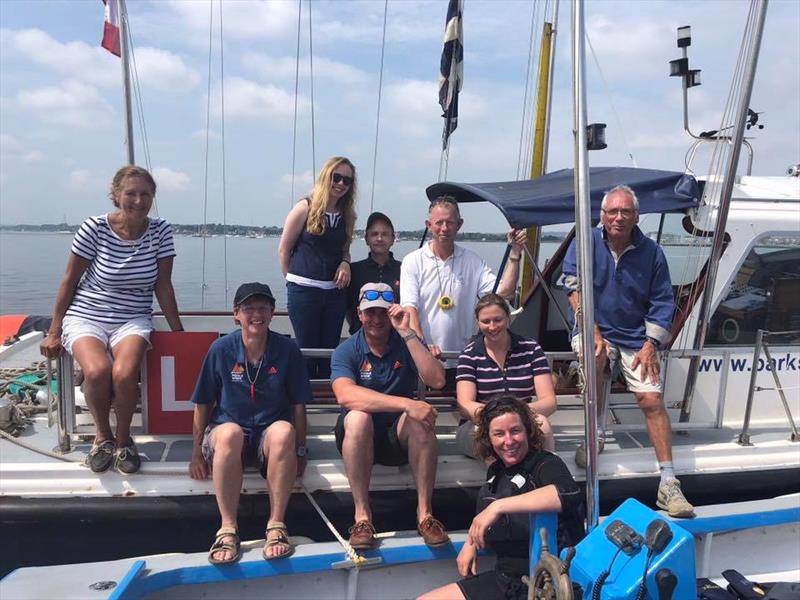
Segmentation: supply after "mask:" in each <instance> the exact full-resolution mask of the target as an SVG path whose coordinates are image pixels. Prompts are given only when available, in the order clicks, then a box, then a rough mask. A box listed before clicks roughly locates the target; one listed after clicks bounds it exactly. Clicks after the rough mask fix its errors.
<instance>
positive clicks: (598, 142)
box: [586, 123, 608, 150]
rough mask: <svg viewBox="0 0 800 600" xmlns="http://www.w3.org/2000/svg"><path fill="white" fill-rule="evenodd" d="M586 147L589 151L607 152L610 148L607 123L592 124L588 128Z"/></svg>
mask: <svg viewBox="0 0 800 600" xmlns="http://www.w3.org/2000/svg"><path fill="white" fill-rule="evenodd" d="M586 147H587V148H586V149H587V150H605V149H606V148H607V147H608V144H606V124H605V123H590V124H589V125H587V126H586Z"/></svg>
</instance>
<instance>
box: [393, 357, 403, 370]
mask: <svg viewBox="0 0 800 600" xmlns="http://www.w3.org/2000/svg"><path fill="white" fill-rule="evenodd" d="M402 368H403V365H402V364H401V363H400V361H399V360H396V361H394V370H395V371H397V369H402Z"/></svg>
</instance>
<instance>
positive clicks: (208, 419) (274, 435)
mask: <svg viewBox="0 0 800 600" xmlns="http://www.w3.org/2000/svg"><path fill="white" fill-rule="evenodd" d="M274 310H275V297H274V296H273V295H272V291H271V290H270V289H269V286H268V285H265V284H263V283H245V284H242V285H241V286H240V287H239V289H238V290H237V291H236V295H235V296H234V300H233V318H234V320H235V321H236V323H237V324H238V325H239V326H240V328H239V329H237V330H236V331H234V332H232V333H229V334H228V335H225V336H223V337H221V338H220V339H218V340H217V341H215V342H214V343H213V344H212V345H211V348H209V350H208V354H207V355H206V358H205V361H204V362H203V368H202V370H201V371H200V376H199V377H198V379H197V385H196V387H195V390H194V393H193V394H192V402H194V419H193V441H194V444H193V447H192V460H191V463H190V464H189V473H190V475H191V476H192V477H193V478H194V479H205V478H207V477H208V475H209V472H210V473H211V475H212V477H213V480H214V492H215V494H216V497H217V506H218V507H219V512H220V516H221V520H222V524H221V527H220V529H219V531H218V532H217V535H216V539H215V541H214V544H213V545H212V546H211V550H210V551H209V554H208V560H209V562H211V563H212V564H226V563H231V562H235V561H236V560H238V559H239V558H240V556H241V550H240V543H239V542H240V541H239V532H238V527H237V521H236V512H237V510H238V507H239V495H240V493H241V489H242V478H243V468H244V465H245V463H248V462H254V461H257V462H258V464H259V466H260V472H261V475H262V477H265V478H266V480H267V489H268V491H269V500H270V502H269V503H270V514H269V522H268V524H267V530H266V544H265V546H264V550H263V556H264V558H265V559H267V560H272V559H276V558H284V557H286V556H289V555H290V554H292V552H293V551H294V549H293V547H292V546H291V544H289V534H288V532H287V529H286V524H285V523H284V516H285V514H286V506H287V504H288V503H289V495H290V494H291V491H292V485H293V483H294V480H295V477H297V476H298V475H302V473H303V469H304V468H305V456H306V447H305V439H306V410H305V405H306V403H307V402H309V401H310V400H311V385H310V383H309V381H308V375H307V372H306V367H305V361H304V360H303V356H302V354H301V353H300V349H299V348H298V347H297V344H295V342H294V341H292V340H291V339H289V338H287V337H284V336H282V335H279V334H276V333H274V332H272V331H270V329H269V324H270V322H271V321H272V315H273V312H274Z"/></svg>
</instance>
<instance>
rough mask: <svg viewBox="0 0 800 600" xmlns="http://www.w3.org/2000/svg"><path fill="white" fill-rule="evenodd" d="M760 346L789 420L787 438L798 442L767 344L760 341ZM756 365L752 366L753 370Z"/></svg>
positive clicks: (787, 404)
mask: <svg viewBox="0 0 800 600" xmlns="http://www.w3.org/2000/svg"><path fill="white" fill-rule="evenodd" d="M762 344H763V347H764V356H766V357H767V362H766V363H765V364H766V367H765V368H766V369H767V370H768V371H770V372H771V373H772V379H774V380H775V390H776V391H777V392H778V396H780V399H781V402H782V403H783V410H784V412H785V413H786V416H787V417H788V419H789V427H791V429H792V436H791V437H790V438H789V439H790V440H791V441H793V442H797V441H798V440H800V438H798V435H797V426H795V424H794V418H793V417H792V411H791V409H790V408H789V402H787V400H786V394H785V393H784V391H783V386H782V385H781V380H780V379H779V378H778V371H777V370H776V369H775V363H774V362H773V361H772V354H770V353H769V344H768V343H767V342H766V341H763V340H762ZM755 366H756V365H753V368H754V369H755Z"/></svg>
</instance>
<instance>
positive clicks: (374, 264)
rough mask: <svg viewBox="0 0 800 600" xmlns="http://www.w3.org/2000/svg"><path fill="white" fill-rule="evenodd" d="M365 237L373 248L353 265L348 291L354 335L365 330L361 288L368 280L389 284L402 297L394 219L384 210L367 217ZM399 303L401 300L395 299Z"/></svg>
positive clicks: (348, 305) (349, 310) (351, 327)
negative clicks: (360, 306)
mask: <svg viewBox="0 0 800 600" xmlns="http://www.w3.org/2000/svg"><path fill="white" fill-rule="evenodd" d="M364 239H365V240H366V242H367V246H368V247H369V255H368V256H367V258H365V259H364V260H359V261H358V262H354V263H353V264H351V265H350V287H349V288H348V290H347V322H348V324H349V325H350V335H353V334H354V333H355V332H356V331H358V330H359V329H361V321H359V319H358V291H359V290H360V289H361V286H363V285H364V284H365V283H373V282H380V283H388V284H389V285H390V286H392V290H394V293H395V297H396V298H399V297H400V261H397V260H395V259H394V255H392V253H391V252H390V248H391V247H392V244H394V225H392V221H391V219H389V217H387V216H386V215H385V214H383V213H381V212H374V213H372V214H371V215H370V216H369V218H368V219H367V229H366V231H365V232H364ZM395 302H399V300H395Z"/></svg>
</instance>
